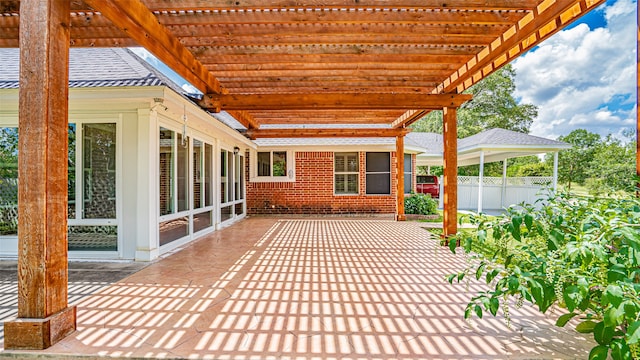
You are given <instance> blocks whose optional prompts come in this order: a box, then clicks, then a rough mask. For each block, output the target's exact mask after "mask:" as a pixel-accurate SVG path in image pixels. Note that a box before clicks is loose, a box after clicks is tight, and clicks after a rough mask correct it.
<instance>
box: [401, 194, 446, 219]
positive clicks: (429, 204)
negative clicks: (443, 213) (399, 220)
mask: <svg viewBox="0 0 640 360" xmlns="http://www.w3.org/2000/svg"><path fill="white" fill-rule="evenodd" d="M437 209H438V201H437V200H435V199H432V198H431V195H429V194H411V196H408V197H405V198H404V212H405V214H419V215H435V214H437V213H438V211H437Z"/></svg>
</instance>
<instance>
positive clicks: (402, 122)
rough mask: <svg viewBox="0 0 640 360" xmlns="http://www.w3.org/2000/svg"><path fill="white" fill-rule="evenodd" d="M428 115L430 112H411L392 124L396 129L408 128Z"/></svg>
mask: <svg viewBox="0 0 640 360" xmlns="http://www.w3.org/2000/svg"><path fill="white" fill-rule="evenodd" d="M428 113H429V110H409V111H407V112H405V113H404V114H402V116H400V117H398V118H397V119H396V120H395V121H394V122H393V123H391V127H392V128H394V129H400V128H404V127H407V126H409V125H411V124H412V123H414V122H415V121H417V120H419V119H420V118H422V117H423V116H425V115H426V114H428Z"/></svg>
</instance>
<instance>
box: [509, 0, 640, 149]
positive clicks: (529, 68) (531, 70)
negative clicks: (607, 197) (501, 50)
mask: <svg viewBox="0 0 640 360" xmlns="http://www.w3.org/2000/svg"><path fill="white" fill-rule="evenodd" d="M595 11H604V18H605V19H606V21H607V25H606V27H604V28H596V29H591V28H589V26H588V25H586V24H580V25H577V26H576V27H574V28H572V29H569V30H564V31H561V32H559V33H557V34H556V35H554V36H553V37H551V38H550V39H548V40H547V41H545V42H544V43H542V44H541V45H540V46H539V47H538V48H537V49H535V50H534V51H531V52H529V53H527V54H525V55H523V56H522V57H520V58H519V59H517V60H516V61H515V62H514V63H513V64H514V68H515V69H516V73H517V75H516V88H517V90H516V94H515V95H516V96H517V97H518V98H520V99H521V101H522V102H525V103H532V104H535V105H537V106H538V107H539V114H538V118H537V119H536V120H535V121H534V123H533V124H532V126H531V133H532V134H534V135H539V136H545V137H550V138H556V137H557V136H560V135H566V134H568V133H569V132H571V131H572V130H575V129H578V128H585V129H587V130H589V131H592V132H596V133H599V134H601V135H603V136H604V135H606V134H609V133H612V134H619V133H621V131H622V128H625V127H627V128H630V127H634V124H635V118H636V113H635V111H630V108H631V107H632V106H633V105H632V104H635V93H636V36H635V32H636V28H635V26H636V4H635V2H632V1H631V0H618V1H616V2H615V3H611V1H609V2H608V3H607V6H606V7H605V8H604V9H596V10H595ZM620 105H623V106H622V108H621V107H620ZM634 109H635V108H634Z"/></svg>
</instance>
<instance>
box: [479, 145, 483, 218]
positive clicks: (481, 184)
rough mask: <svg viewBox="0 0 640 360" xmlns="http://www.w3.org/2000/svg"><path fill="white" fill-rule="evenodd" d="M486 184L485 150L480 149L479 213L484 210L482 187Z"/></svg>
mask: <svg viewBox="0 0 640 360" xmlns="http://www.w3.org/2000/svg"><path fill="white" fill-rule="evenodd" d="M483 186H484V151H480V173H479V174H478V213H481V212H482V197H483V196H482V190H483V189H482V187H483Z"/></svg>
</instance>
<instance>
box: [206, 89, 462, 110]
mask: <svg viewBox="0 0 640 360" xmlns="http://www.w3.org/2000/svg"><path fill="white" fill-rule="evenodd" d="M471 98H472V95H469V94H437V95H436V94H429V95H428V94H380V93H373V94H360V93H351V94H342V93H340V94H336V93H322V94H225V95H221V94H206V95H205V96H204V97H203V98H202V100H200V101H199V105H200V107H202V108H204V109H207V110H211V111H221V110H227V111H229V110H245V111H250V110H329V109H367V110H374V109H378V110H390V109H399V110H404V109H442V108H443V107H459V106H460V105H462V104H463V103H464V102H466V101H469V100H471Z"/></svg>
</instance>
